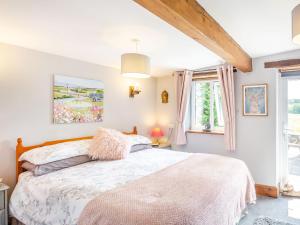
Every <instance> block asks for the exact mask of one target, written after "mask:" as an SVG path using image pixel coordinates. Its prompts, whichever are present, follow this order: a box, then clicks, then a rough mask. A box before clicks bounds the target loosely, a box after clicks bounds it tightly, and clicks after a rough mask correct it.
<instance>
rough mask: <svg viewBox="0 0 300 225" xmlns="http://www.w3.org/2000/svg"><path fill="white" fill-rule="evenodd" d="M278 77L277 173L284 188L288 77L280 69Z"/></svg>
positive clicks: (286, 176) (286, 148)
mask: <svg viewBox="0 0 300 225" xmlns="http://www.w3.org/2000/svg"><path fill="white" fill-rule="evenodd" d="M276 77H277V79H276V89H277V96H276V97H277V104H276V111H277V113H276V114H277V116H276V136H277V137H276V152H277V154H276V155H277V157H276V161H277V166H276V170H277V171H276V173H277V182H278V183H279V188H280V190H283V188H284V186H285V185H286V184H287V182H288V151H287V150H288V145H287V135H286V133H285V130H286V129H287V127H286V126H287V124H288V78H286V77H281V73H280V71H278V74H277V76H276Z"/></svg>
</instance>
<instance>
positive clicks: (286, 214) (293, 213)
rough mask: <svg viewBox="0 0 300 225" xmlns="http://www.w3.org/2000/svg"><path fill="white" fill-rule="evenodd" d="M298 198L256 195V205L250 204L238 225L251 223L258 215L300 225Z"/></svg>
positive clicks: (299, 202)
mask: <svg viewBox="0 0 300 225" xmlns="http://www.w3.org/2000/svg"><path fill="white" fill-rule="evenodd" d="M299 206H300V198H292V197H280V198H278V199H275V198H268V197H258V199H257V202H256V205H250V206H249V208H248V215H246V216H245V217H244V218H242V219H241V221H240V223H239V225H253V223H254V222H255V220H256V219H257V218H258V217H260V216H267V217H269V218H273V219H277V220H279V221H284V222H287V223H291V224H295V225H300V213H299V212H300V211H299Z"/></svg>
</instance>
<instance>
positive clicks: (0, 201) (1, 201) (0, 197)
mask: <svg viewBox="0 0 300 225" xmlns="http://www.w3.org/2000/svg"><path fill="white" fill-rule="evenodd" d="M4 208H5V192H4V191H0V210H2V209H4Z"/></svg>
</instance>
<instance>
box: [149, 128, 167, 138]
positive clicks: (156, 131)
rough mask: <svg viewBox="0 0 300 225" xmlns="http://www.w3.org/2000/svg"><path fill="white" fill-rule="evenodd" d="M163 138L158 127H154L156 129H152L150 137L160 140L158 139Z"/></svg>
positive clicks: (162, 133)
mask: <svg viewBox="0 0 300 225" xmlns="http://www.w3.org/2000/svg"><path fill="white" fill-rule="evenodd" d="M163 136H164V132H163V131H162V130H161V129H160V128H159V127H156V128H153V129H152V131H151V137H154V138H160V137H163Z"/></svg>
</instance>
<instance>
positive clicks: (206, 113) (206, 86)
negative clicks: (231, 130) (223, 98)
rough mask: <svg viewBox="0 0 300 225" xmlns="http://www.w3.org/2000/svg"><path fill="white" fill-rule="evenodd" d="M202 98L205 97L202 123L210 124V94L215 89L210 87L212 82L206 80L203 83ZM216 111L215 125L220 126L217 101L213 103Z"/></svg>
mask: <svg viewBox="0 0 300 225" xmlns="http://www.w3.org/2000/svg"><path fill="white" fill-rule="evenodd" d="M201 86H202V87H201V91H202V98H203V112H202V121H201V124H202V125H206V124H210V95H211V94H213V91H212V90H211V88H210V83H209V82H205V83H202V85H201ZM213 107H214V108H213V112H214V126H216V127H217V126H218V116H217V106H216V101H214V105H213ZM211 125H212V124H211Z"/></svg>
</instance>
